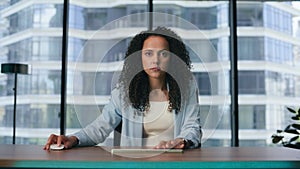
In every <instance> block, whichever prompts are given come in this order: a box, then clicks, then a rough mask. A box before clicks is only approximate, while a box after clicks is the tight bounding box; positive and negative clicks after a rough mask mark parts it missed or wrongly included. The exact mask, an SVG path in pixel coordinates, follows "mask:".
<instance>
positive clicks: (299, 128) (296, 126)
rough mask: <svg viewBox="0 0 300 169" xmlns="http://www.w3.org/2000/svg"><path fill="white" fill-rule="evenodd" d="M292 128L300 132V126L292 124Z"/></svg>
mask: <svg viewBox="0 0 300 169" xmlns="http://www.w3.org/2000/svg"><path fill="white" fill-rule="evenodd" d="M292 126H293V127H294V128H295V129H298V130H300V124H292Z"/></svg>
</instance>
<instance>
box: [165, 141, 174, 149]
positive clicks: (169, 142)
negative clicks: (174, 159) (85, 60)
mask: <svg viewBox="0 0 300 169" xmlns="http://www.w3.org/2000/svg"><path fill="white" fill-rule="evenodd" d="M174 146H175V145H174V141H173V140H171V141H168V142H167V143H166V148H172V147H174Z"/></svg>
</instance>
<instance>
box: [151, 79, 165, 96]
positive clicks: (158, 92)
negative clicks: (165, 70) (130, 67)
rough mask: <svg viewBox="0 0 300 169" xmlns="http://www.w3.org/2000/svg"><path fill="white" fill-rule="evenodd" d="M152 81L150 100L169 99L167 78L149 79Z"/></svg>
mask: <svg viewBox="0 0 300 169" xmlns="http://www.w3.org/2000/svg"><path fill="white" fill-rule="evenodd" d="M149 83H150V93H149V100H150V101H168V100H169V97H168V90H167V87H166V83H165V80H161V79H149Z"/></svg>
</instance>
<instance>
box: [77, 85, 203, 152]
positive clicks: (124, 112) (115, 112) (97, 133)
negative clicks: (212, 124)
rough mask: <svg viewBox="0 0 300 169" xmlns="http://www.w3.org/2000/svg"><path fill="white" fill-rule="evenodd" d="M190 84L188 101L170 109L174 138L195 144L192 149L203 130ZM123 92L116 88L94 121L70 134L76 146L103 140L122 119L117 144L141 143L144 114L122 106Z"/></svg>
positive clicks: (194, 94)
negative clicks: (75, 141)
mask: <svg viewBox="0 0 300 169" xmlns="http://www.w3.org/2000/svg"><path fill="white" fill-rule="evenodd" d="M190 84H191V85H190V88H189V89H190V90H189V93H188V97H187V100H183V101H182V106H181V109H180V111H179V112H177V113H175V110H173V112H172V113H173V115H174V116H173V117H174V139H175V138H185V139H188V140H191V141H192V142H193V143H194V144H193V146H191V147H190V148H195V147H199V146H200V145H201V144H200V140H201V136H202V131H201V126H200V110H199V104H198V90H197V87H196V85H195V83H193V82H192V83H190ZM123 93H124V92H121V89H120V88H115V89H114V90H113V91H112V93H111V99H110V101H109V103H108V104H107V105H105V106H104V108H103V110H102V113H101V115H99V116H98V118H97V119H96V120H95V121H94V122H92V123H91V124H89V125H87V126H86V127H85V128H83V129H81V130H80V131H78V132H76V133H74V134H73V136H76V137H77V138H78V140H79V144H78V146H92V145H96V144H99V143H102V142H103V141H104V140H105V139H106V138H107V137H108V136H109V134H110V133H111V132H112V131H113V130H114V129H115V127H117V126H118V124H119V123H120V121H121V120H122V133H121V141H120V146H143V138H142V136H143V115H135V114H136V113H135V112H139V111H138V110H136V109H134V108H133V107H132V106H125V103H124V99H123V96H122V94H123ZM165 141H167V140H165ZM157 144H158V143H157Z"/></svg>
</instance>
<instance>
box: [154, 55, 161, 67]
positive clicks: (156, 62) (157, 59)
mask: <svg viewBox="0 0 300 169" xmlns="http://www.w3.org/2000/svg"><path fill="white" fill-rule="evenodd" d="M159 60H160V56H159V54H158V53H156V54H154V55H153V58H152V62H153V63H155V64H157V65H158V64H159V62H160V61H159Z"/></svg>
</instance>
